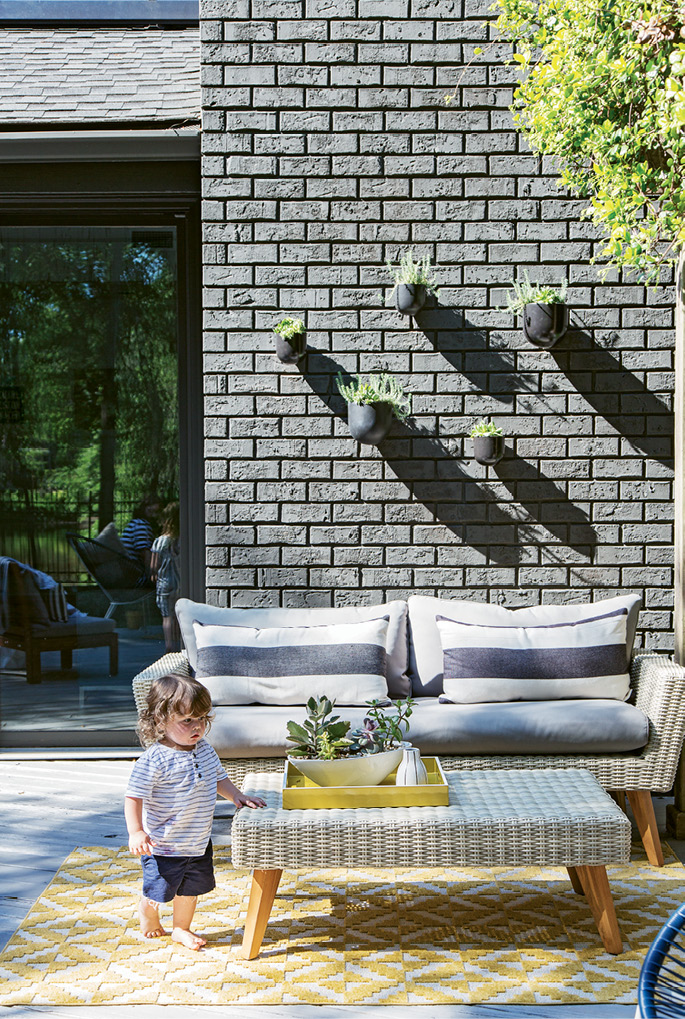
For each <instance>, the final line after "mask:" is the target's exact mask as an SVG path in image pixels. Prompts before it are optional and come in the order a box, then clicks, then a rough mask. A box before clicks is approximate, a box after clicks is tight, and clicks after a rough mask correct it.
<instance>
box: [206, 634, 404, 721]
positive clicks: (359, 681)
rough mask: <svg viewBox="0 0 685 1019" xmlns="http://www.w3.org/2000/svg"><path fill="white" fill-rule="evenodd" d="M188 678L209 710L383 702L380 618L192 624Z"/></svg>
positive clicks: (385, 687) (383, 638) (385, 688)
mask: <svg viewBox="0 0 685 1019" xmlns="http://www.w3.org/2000/svg"><path fill="white" fill-rule="evenodd" d="M193 630H194V635H195V642H196V646H197V666H196V671H195V675H196V677H197V679H199V681H200V682H201V683H202V684H203V685H204V686H206V687H207V689H208V690H209V692H210V693H211V695H212V703H213V704H279V705H283V704H306V703H307V701H308V700H309V698H310V697H323V696H326V697H328V698H330V700H332V701H335V702H336V703H337V704H365V703H366V702H367V701H369V700H373V699H375V698H378V699H383V700H385V699H386V698H387V696H388V684H387V681H386V678H385V674H386V652H385V642H386V637H387V631H388V618H387V617H385V618H384V619H373V620H370V621H369V622H364V623H340V624H337V625H335V626H288V627H269V628H265V629H257V628H255V627H251V626H215V625H212V624H207V623H204V624H203V623H200V622H197V621H196V622H195V623H194V624H193Z"/></svg>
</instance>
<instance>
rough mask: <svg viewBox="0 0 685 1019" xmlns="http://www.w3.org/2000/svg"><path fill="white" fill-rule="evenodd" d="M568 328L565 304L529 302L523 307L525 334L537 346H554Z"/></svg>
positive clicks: (546, 347)
mask: <svg viewBox="0 0 685 1019" xmlns="http://www.w3.org/2000/svg"><path fill="white" fill-rule="evenodd" d="M567 328H568V311H567V308H566V305H565V304H527V305H526V306H525V308H524V309H523V332H524V335H525V337H526V339H527V340H529V341H530V342H531V343H532V344H534V345H535V346H536V347H543V348H545V349H548V348H549V347H553V346H554V344H555V343H556V342H557V340H560V339H561V337H562V336H563V335H564V333H565V332H566V330H567Z"/></svg>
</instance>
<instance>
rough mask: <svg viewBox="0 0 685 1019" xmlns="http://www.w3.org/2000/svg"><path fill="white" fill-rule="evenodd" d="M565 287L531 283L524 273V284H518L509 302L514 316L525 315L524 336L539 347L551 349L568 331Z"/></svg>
mask: <svg viewBox="0 0 685 1019" xmlns="http://www.w3.org/2000/svg"><path fill="white" fill-rule="evenodd" d="M567 286H568V284H567V283H565V282H564V283H562V285H561V287H560V288H559V290H555V289H554V287H542V286H540V285H539V284H537V283H535V284H533V283H531V282H530V279H529V277H528V271H527V270H524V273H523V281H520V280H514V281H513V282H512V287H513V289H514V294H513V296H512V295H511V294H510V295H509V297H508V298H507V307H506V311H508V312H511V314H512V315H521V314H522V315H523V332H524V335H525V337H526V339H527V340H530V342H531V343H533V344H534V345H535V346H536V347H544V348H546V349H548V348H549V347H553V346H554V344H555V343H556V342H557V340H560V339H561V337H562V336H563V335H564V333H565V332H566V329H567V328H568V314H567V309H566V303H565V302H566V289H567Z"/></svg>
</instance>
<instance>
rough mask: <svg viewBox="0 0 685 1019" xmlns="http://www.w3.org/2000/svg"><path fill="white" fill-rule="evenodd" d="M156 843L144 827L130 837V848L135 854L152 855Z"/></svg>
mask: <svg viewBox="0 0 685 1019" xmlns="http://www.w3.org/2000/svg"><path fill="white" fill-rule="evenodd" d="M155 844H156V843H154V842H153V841H152V839H151V838H150V836H149V835H148V833H147V832H146V831H143V829H142V828H141V829H140V831H134V832H133V834H132V835H129V837H128V848H129V849H130V850H131V853H132V854H133V855H134V856H143V855H144V856H152V853H153V851H154V847H155Z"/></svg>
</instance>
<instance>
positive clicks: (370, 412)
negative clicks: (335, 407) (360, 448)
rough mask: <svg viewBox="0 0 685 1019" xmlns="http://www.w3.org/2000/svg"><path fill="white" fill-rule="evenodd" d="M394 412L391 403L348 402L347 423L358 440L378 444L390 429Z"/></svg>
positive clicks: (366, 443)
mask: <svg viewBox="0 0 685 1019" xmlns="http://www.w3.org/2000/svg"><path fill="white" fill-rule="evenodd" d="M392 419H393V413H392V407H391V406H390V404H389V403H386V402H379V403H364V404H359V403H348V405H347V423H348V425H349V429H350V435H351V436H352V438H353V439H356V440H357V442H362V443H364V444H365V445H367V446H377V445H378V443H379V442H382V441H383V439H384V438H385V437H386V435H387V434H388V432H389V431H390V426H391V425H392Z"/></svg>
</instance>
